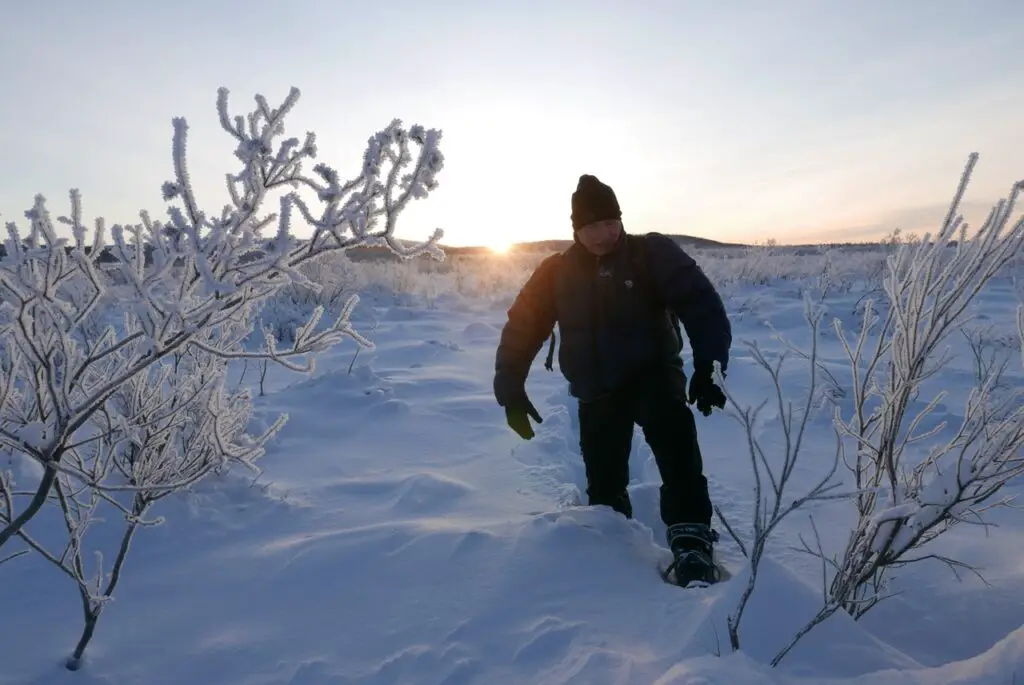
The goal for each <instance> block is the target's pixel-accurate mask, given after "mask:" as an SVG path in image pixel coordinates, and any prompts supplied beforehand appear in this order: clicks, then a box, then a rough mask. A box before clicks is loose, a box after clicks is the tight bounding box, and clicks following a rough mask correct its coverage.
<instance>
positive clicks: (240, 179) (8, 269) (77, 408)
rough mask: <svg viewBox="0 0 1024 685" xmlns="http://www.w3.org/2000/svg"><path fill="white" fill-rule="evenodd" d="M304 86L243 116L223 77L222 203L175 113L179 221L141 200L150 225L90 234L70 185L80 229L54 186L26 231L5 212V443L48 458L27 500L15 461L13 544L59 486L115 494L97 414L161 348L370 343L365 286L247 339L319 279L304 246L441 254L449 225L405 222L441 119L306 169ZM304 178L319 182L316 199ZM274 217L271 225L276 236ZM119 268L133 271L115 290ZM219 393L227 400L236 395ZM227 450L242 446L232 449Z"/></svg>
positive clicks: (308, 357)
mask: <svg viewBox="0 0 1024 685" xmlns="http://www.w3.org/2000/svg"><path fill="white" fill-rule="evenodd" d="M298 97H299V92H298V90H297V89H292V91H291V92H290V94H289V95H288V97H287V98H286V99H285V101H284V103H283V104H282V105H281V106H280V107H277V108H272V107H270V105H269V104H268V103H267V101H266V100H265V99H264V98H263V97H262V96H259V95H257V96H256V108H255V109H254V110H253V111H252V112H251V113H250V114H248V115H247V116H236V117H234V118H232V117H231V116H230V115H229V112H228V94H227V90H226V89H223V88H222V89H221V90H220V91H219V95H218V98H217V111H218V113H219V117H220V123H221V126H222V127H223V129H224V130H225V131H226V132H227V133H228V134H229V135H230V136H231V137H232V138H233V139H234V140H235V141H236V143H237V147H236V149H235V156H236V157H237V158H238V160H239V161H240V162H241V168H240V170H239V171H238V172H237V173H233V174H228V175H227V189H228V193H229V196H230V199H231V203H230V204H229V205H227V206H225V207H224V208H223V209H222V210H221V211H220V212H219V213H217V214H212V213H207V212H205V211H203V210H202V209H200V206H199V202H198V200H197V197H196V194H195V192H194V190H193V187H192V184H191V180H190V176H189V173H188V166H187V163H186V147H187V145H186V143H187V134H188V125H187V123H186V121H185V120H184V119H182V118H176V119H174V120H173V130H174V134H173V144H172V162H173V167H174V178H173V180H172V181H168V182H167V183H165V184H164V186H163V195H164V198H165V199H166V200H168V201H169V206H168V209H167V213H168V221H167V222H159V221H154V220H152V219H151V218H150V217H149V215H148V214H147V213H145V212H142V213H141V219H142V222H141V223H140V224H138V225H134V226H113V227H111V228H110V231H109V233H110V237H111V242H110V243H109V244H108V243H107V242H106V236H107V231H106V228H105V225H104V222H103V221H102V220H97V221H96V224H95V230H94V232H93V237H92V240H91V244H87V236H86V233H87V231H86V228H85V226H84V224H83V222H82V212H81V201H80V197H79V194H78V193H77V191H74V190H73V191H71V212H70V216H68V217H60V219H59V221H60V222H62V223H64V224H66V225H68V226H69V227H70V232H71V236H72V238H71V239H70V240H68V239H65V238H62V237H60V236H59V235H58V233H57V230H56V227H55V224H54V222H53V220H52V219H51V216H50V213H49V211H48V209H47V207H46V203H45V200H44V198H43V197H41V196H37V197H36V201H35V204H34V206H33V208H32V209H31V210H29V211H28V212H27V213H26V216H27V218H28V219H29V222H30V226H29V231H28V234H27V236H24V237H23V236H22V233H21V232H20V231H19V229H18V227H17V226H16V225H15V224H13V223H9V224H7V232H8V236H9V239H8V240H7V241H6V245H5V247H6V256H5V258H4V259H3V260H0V449H3V450H5V451H9V452H11V453H14V454H16V455H19V456H21V457H27V458H28V459H31V460H33V461H34V462H36V463H37V464H38V465H40V467H41V470H42V473H41V476H40V478H39V482H38V483H36V484H34V485H33V488H32V490H33V491H32V495H31V496H30V497H27V498H24V499H26V500H27V502H26V503H25V504H24V505H23V506H16V505H17V504H18V503H19V502H20V500H21V499H22V498H19V497H14V496H13V495H12V493H13V492H14V488H15V487H16V484H15V483H13V481H12V478H11V476H10V474H8V475H7V476H5V478H4V480H3V484H4V485H3V488H4V498H3V499H4V501H5V505H4V507H5V509H4V510H0V511H4V519H3V521H0V549H2V548H3V547H4V545H5V544H6V543H7V542H8V541H10V540H11V539H12V538H14V537H16V536H18V535H19V533H20V532H21V531H22V530H23V529H24V527H25V525H26V523H28V522H29V521H30V520H31V519H32V518H33V517H34V516H35V515H36V514H37V513H38V512H39V511H40V509H41V508H42V507H43V506H44V505H45V504H46V503H47V502H48V501H52V500H53V498H54V497H55V496H56V498H57V499H58V500H59V499H60V498H61V497H62V496H63V497H67V496H68V493H70V492H78V490H77V488H80V487H82V486H88V487H87V490H85V491H82V492H87V493H88V495H87V497H88V498H97V497H98V498H100V499H102V498H103V497H107V496H108V495H109V489H110V488H111V487H114V486H113V485H111V483H110V482H109V479H103V478H99V475H107V472H105V471H102V469H100V471H97V468H99V463H100V462H101V461H102V459H101V458H100V457H99V456H97V455H99V454H101V452H95V451H94V452H90V453H89V455H90V456H87V457H82V456H81V455H82V454H83V452H82V451H81V449H80V448H79V445H80V444H81V443H83V442H84V441H86V440H91V439H93V438H94V435H93V432H94V431H95V428H94V426H95V424H96V422H97V420H98V418H99V417H100V416H101V415H103V414H104V412H110V411H112V410H111V402H112V400H113V399H114V398H115V397H117V396H118V395H119V393H121V392H122V391H123V390H124V389H126V388H130V387H133V386H132V383H133V382H136V381H135V379H136V378H138V377H139V376H140V375H143V374H149V373H153V372H156V371H157V370H158V369H160V368H162V362H163V360H167V359H171V358H173V357H174V356H175V355H180V354H185V353H195V352H203V353H205V354H206V355H208V356H210V357H215V358H218V359H221V360H230V359H236V358H263V359H270V360H272V361H274V362H276V363H280V364H283V365H286V366H287V367H289V368H292V369H299V370H303V369H305V370H308V369H310V368H311V364H312V355H315V354H316V353H319V352H321V351H323V350H325V349H327V348H329V347H330V346H332V345H335V344H337V343H338V342H340V341H341V340H342V339H344V338H346V337H348V338H352V339H354V340H355V341H356V342H357V343H358V344H360V345H364V346H369V345H371V343H370V341H368V340H366V339H365V338H364V337H363V336H361V335H360V334H359V333H358V332H357V331H356V330H355V329H354V328H353V327H352V325H351V323H350V320H349V317H350V314H351V312H352V309H353V307H354V305H355V304H356V301H357V300H356V299H355V298H354V297H353V298H350V300H349V302H348V303H347V305H346V306H345V307H343V308H342V310H341V313H340V315H339V316H338V317H337V319H336V320H334V321H333V322H332V323H329V324H327V325H326V326H323V327H322V328H320V329H319V330H318V326H319V320H320V317H321V315H322V312H323V310H322V309H321V308H317V309H316V310H315V311H314V314H313V316H312V318H311V319H310V321H309V322H308V323H307V324H306V325H304V326H302V327H300V328H299V329H298V330H297V331H296V333H295V335H294V339H293V340H292V341H291V343H290V344H289V345H287V346H285V347H280V346H279V345H278V344H277V341H276V340H275V339H274V338H273V336H269V335H268V336H267V337H266V346H265V348H263V349H259V350H255V351H250V350H247V349H246V348H245V347H244V346H243V344H242V342H243V341H244V339H245V338H246V337H247V335H248V333H249V332H251V330H252V326H253V325H254V318H255V316H256V314H257V311H258V307H259V305H260V303H261V302H263V301H265V300H266V299H267V298H269V297H271V296H273V295H274V294H275V293H277V292H278V291H280V290H281V289H282V288H285V287H287V286H289V285H290V284H294V283H301V284H303V285H305V286H308V287H310V288H312V289H314V290H315V289H317V284H316V283H313V282H311V281H309V280H308V279H306V278H304V276H303V275H302V272H301V270H300V269H299V267H300V266H302V265H303V264H304V263H306V262H307V261H309V260H312V259H315V258H317V257H318V256H320V255H322V254H324V253H325V252H330V251H338V250H346V249H349V248H352V247H355V246H360V245H382V246H386V247H388V248H390V249H391V250H392V251H394V252H396V253H398V254H399V255H401V256H403V257H412V256H416V255H419V254H423V253H429V254H432V255H434V256H436V257H441V256H443V255H442V254H441V251H440V249H439V248H438V246H437V241H438V240H439V239H440V237H441V232H440V231H437V232H435V234H434V235H433V236H432V237H431V238H430V239H429V240H427V241H426V242H424V243H422V244H419V245H405V244H403V243H402V242H400V241H398V240H397V239H396V238H395V237H394V231H395V227H396V221H397V217H398V216H399V214H400V213H401V212H402V210H403V209H404V208H405V207H406V206H407V205H408V203H409V202H410V201H411V200H412V199H418V198H423V197H426V196H427V195H428V193H429V192H430V191H431V190H432V189H434V188H435V186H436V180H435V176H436V174H437V173H438V172H439V171H440V170H441V168H442V166H443V156H442V154H441V152H440V149H439V147H438V145H439V142H440V137H441V134H440V132H439V131H436V130H433V129H430V130H428V129H425V128H423V127H421V126H413V127H411V128H404V127H403V126H402V124H401V122H400V121H398V120H395V121H393V122H392V123H391V124H390V125H389V126H387V127H386V128H385V129H383V130H382V131H380V132H378V133H376V134H374V135H373V136H371V137H370V139H369V142H368V145H367V148H366V152H365V154H364V157H363V160H362V166H361V169H360V170H359V173H358V174H357V175H356V176H355V177H354V178H353V179H351V180H348V181H344V180H342V179H341V178H340V177H339V175H338V172H337V171H335V170H334V169H333V168H331V167H330V166H328V165H326V164H323V163H319V164H317V165H316V166H314V167H313V175H309V174H306V173H305V172H304V171H303V163H304V162H306V161H307V160H311V159H314V158H315V157H316V154H317V151H316V140H315V136H314V135H313V134H312V133H309V134H307V135H306V137H305V139H304V140H301V141H300V140H299V139H298V138H287V139H283V140H282V139H281V137H282V135H283V133H284V126H283V121H284V118H285V116H286V115H287V114H288V113H289V112H290V111H291V110H292V108H293V107H294V106H295V103H296V102H297V100H298ZM417 149H418V150H417ZM414 151H416V154H414ZM278 190H281V191H283V192H282V193H280V197H279V200H278V204H277V212H275V213H270V214H266V215H264V214H262V211H263V207H264V205H265V204H266V203H267V201H268V200H270V199H271V198H272V197H273V195H274V192H275V191H278ZM300 193H305V194H306V195H307V196H309V195H312V196H313V197H315V199H316V201H317V202H318V203H319V206H318V211H317V212H316V213H314V210H313V205H311V203H310V201H309V199H308V198H307V199H304V198H303V196H302V194H300ZM296 211H298V213H299V215H301V216H302V217H303V218H304V219H305V221H306V222H307V223H309V224H310V225H311V226H312V236H311V237H310V238H309V239H307V240H298V239H296V238H295V237H293V236H292V233H291V224H292V217H293V215H294V214H295V212H296ZM268 229H269V230H272V231H273V233H272V234H271V235H264V232H265V231H267V230H268ZM104 258H106V259H104ZM101 262H102V267H101ZM101 268H102V270H101ZM103 270H105V271H106V272H107V273H109V274H110V278H108V277H107V276H105V275H104V272H103ZM111 278H112V279H113V280H115V281H116V282H119V283H122V284H124V285H122V286H121V287H120V288H119V289H118V292H116V293H115V292H113V291H114V289H113V288H111V287H110V280H111ZM114 305H116V306H114ZM114 312H116V315H115V314H114ZM217 373H219V371H218V372H217ZM147 377H148V376H147ZM172 394H173V393H172ZM212 397H214V399H212V400H211V401H218V402H219V401H226V400H225V399H224V398H225V396H224V395H223V394H220V395H216V394H215V395H214V396H212ZM186 405H187V403H185V402H179V403H178V406H186ZM123 421H127V422H128V424H127V425H128V426H129V427H130V421H129V420H128V419H127V418H125V419H123ZM125 430H127V428H125ZM220 447H222V448H225V449H226V448H227V445H221V446H220ZM222 454H225V455H226V456H227V457H228V458H229V459H235V458H237V457H238V453H237V450H235V449H234V448H232V449H226V451H225V452H223V453H222ZM243 454H244V451H243ZM111 463H113V462H111ZM122 475H123V474H122ZM59 476H63V477H66V478H67V481H66V482H67V485H66V486H62V490H63V495H62V493H61V492H60V491H57V492H55V488H56V486H57V484H58V482H60V481H59ZM194 480H195V474H192V475H184V472H183V474H182V477H181V478H180V479H179V480H174V479H170V480H166V479H165V480H161V484H160V485H159V489H160V490H161V491H171V490H174V489H176V488H177V487H179V486H181V487H184V486H185V485H187V484H188V483H190V482H193V481H194ZM132 487H137V486H132ZM83 496H85V495H83ZM89 501H92V500H91V499H90V500H89ZM8 505H10V506H9V507H8Z"/></svg>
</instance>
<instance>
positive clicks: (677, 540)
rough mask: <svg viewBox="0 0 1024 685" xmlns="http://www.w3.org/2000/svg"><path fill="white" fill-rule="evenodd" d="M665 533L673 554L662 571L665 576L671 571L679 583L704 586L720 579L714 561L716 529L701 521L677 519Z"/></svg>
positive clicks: (716, 540)
mask: <svg viewBox="0 0 1024 685" xmlns="http://www.w3.org/2000/svg"><path fill="white" fill-rule="evenodd" d="M666 537H667V538H668V546H669V549H671V550H672V556H673V557H674V558H675V560H674V561H673V562H672V564H671V565H670V566H669V567H668V569H666V571H665V574H666V580H670V576H669V574H670V573H673V574H674V576H675V583H676V585H679V586H680V587H707V586H708V585H710V584H712V583H717V582H718V581H719V579H720V578H719V574H718V569H717V568H715V561H714V543H716V542H718V533H717V532H715V531H714V530H712V529H711V528H709V527H708V526H705V525H704V524H701V523H677V524H675V525H672V526H669V527H668V532H667V536H666Z"/></svg>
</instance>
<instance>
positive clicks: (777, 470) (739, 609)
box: [715, 299, 848, 658]
mask: <svg viewBox="0 0 1024 685" xmlns="http://www.w3.org/2000/svg"><path fill="white" fill-rule="evenodd" d="M805 307H806V309H805V317H806V318H807V321H808V323H809V325H810V327H811V331H812V336H811V339H812V341H813V342H812V343H811V351H810V353H809V354H808V355H807V361H808V365H809V375H810V385H809V388H808V390H807V394H806V396H805V397H804V398H803V399H802V400H801V406H800V407H799V408H795V407H794V406H793V402H792V401H790V400H787V398H786V396H785V393H784V391H783V388H782V380H781V376H782V367H783V364H784V363H785V361H786V358H787V356H788V355H787V353H786V352H783V353H782V354H781V355H780V357H779V359H778V361H777V363H775V364H774V365H773V364H772V363H771V362H770V361H769V360H768V358H767V357H766V356H765V354H764V353H763V352H762V351H761V349H760V348H759V347H758V345H757V344H756V343H748V344H747V347H748V348H749V350H750V355H751V357H752V358H753V360H754V362H755V363H756V364H757V365H758V366H760V367H761V368H763V369H764V370H765V371H766V372H767V373H768V375H769V376H770V377H771V379H772V384H773V387H774V389H775V394H774V401H775V410H776V412H777V416H776V417H774V418H773V419H771V420H770V421H771V422H772V424H774V425H778V427H779V430H780V431H781V432H782V446H781V448H780V452H781V454H780V455H779V458H776V459H773V458H772V455H770V452H769V451H768V450H766V448H765V447H764V446H763V444H762V442H761V440H760V439H759V437H758V433H759V431H760V422H759V415H760V413H761V411H762V410H763V409H764V408H765V406H766V405H767V404H768V403H769V400H768V399H766V400H765V401H764V402H762V403H761V404H760V405H758V406H757V407H741V406H740V405H739V404H738V402H737V401H736V399H735V397H734V396H733V395H732V394H731V393H730V392H729V391H728V389H727V388H726V386H725V384H724V382H723V381H724V379H723V378H722V376H721V373H720V372H719V374H718V376H719V382H720V383H721V384H722V387H723V388H725V390H724V392H725V395H726V398H727V399H728V402H729V405H730V406H731V411H730V412H729V413H730V415H731V416H733V417H734V418H735V419H736V420H737V421H738V422H739V424H740V425H741V426H742V428H743V431H744V434H745V436H746V439H747V451H748V453H749V457H750V462H751V468H752V470H753V475H754V502H755V505H754V517H753V521H752V531H751V539H750V541H749V543H748V544H744V542H743V540H741V539H740V537H739V535H738V534H737V533H736V531H735V528H734V526H732V525H731V524H730V523H729V521H728V520H727V518H726V516H725V514H724V513H723V512H722V510H721V509H720V508H719V507H718V506H716V507H715V513H716V514H717V515H718V517H719V519H721V521H722V523H723V525H724V526H725V528H726V530H727V531H728V532H729V534H730V535H731V536H732V537H733V539H734V540H735V541H736V543H737V544H738V545H739V547H740V549H741V550H742V551H743V554H744V555H745V556H746V557H747V561H748V564H749V567H750V571H749V575H748V577H747V584H746V586H745V587H744V589H743V592H742V594H741V595H740V599H739V602H738V604H737V606H736V609H735V610H734V612H733V613H732V614H730V615H729V616H728V619H727V626H728V631H729V642H730V644H731V646H732V649H733V650H737V649H739V648H740V638H739V626H740V622H741V620H742V618H743V612H744V609H745V608H746V605H747V602H748V601H749V599H750V596H751V595H752V594H753V591H754V587H755V585H756V583H757V572H758V568H759V566H760V562H761V558H762V557H763V555H764V552H765V549H766V547H767V544H768V540H769V538H770V536H771V534H772V532H773V531H774V530H775V528H776V527H777V526H778V525H779V524H780V523H781V522H782V521H783V520H784V519H785V518H786V517H788V516H789V515H790V514H792V513H793V512H794V511H796V510H797V509H799V508H801V507H803V506H805V505H807V504H809V503H813V502H819V501H823V500H830V499H837V498H841V497H846V496H848V495H844V494H842V493H837V492H836V489H837V488H838V487H839V486H840V483H839V482H837V481H836V480H835V474H836V471H837V470H838V467H839V454H838V451H837V452H836V454H835V456H834V458H833V460H832V465H831V468H829V469H828V471H827V472H826V473H825V474H824V475H823V476H822V478H821V479H820V480H819V481H818V482H816V483H815V484H814V485H813V486H811V487H810V488H808V489H807V491H806V492H804V493H803V494H801V495H800V496H798V497H794V498H792V499H790V500H788V501H787V497H788V493H787V488H788V485H789V481H790V479H791V477H792V475H793V471H794V469H795V468H796V465H797V462H798V460H799V459H800V456H801V454H802V449H803V447H804V436H805V435H806V431H807V425H808V421H809V420H810V417H811V415H812V413H813V411H814V409H815V407H816V406H817V403H818V402H819V401H820V397H819V395H820V390H819V384H818V381H817V378H818V374H819V373H820V368H819V366H820V365H819V362H818V347H817V341H818V330H819V327H820V323H821V318H822V312H821V310H820V309H814V308H813V305H812V304H811V303H810V301H809V300H807V299H805ZM779 658H781V656H780V657H779Z"/></svg>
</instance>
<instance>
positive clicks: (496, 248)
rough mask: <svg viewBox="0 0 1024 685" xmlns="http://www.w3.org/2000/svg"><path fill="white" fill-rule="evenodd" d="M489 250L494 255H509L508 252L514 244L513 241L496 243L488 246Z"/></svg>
mask: <svg viewBox="0 0 1024 685" xmlns="http://www.w3.org/2000/svg"><path fill="white" fill-rule="evenodd" d="M487 249H489V250H490V251H491V252H493V253H494V254H507V253H508V251H509V250H511V249H512V242H511V241H501V242H494V243H491V244H490V245H488V246H487Z"/></svg>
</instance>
